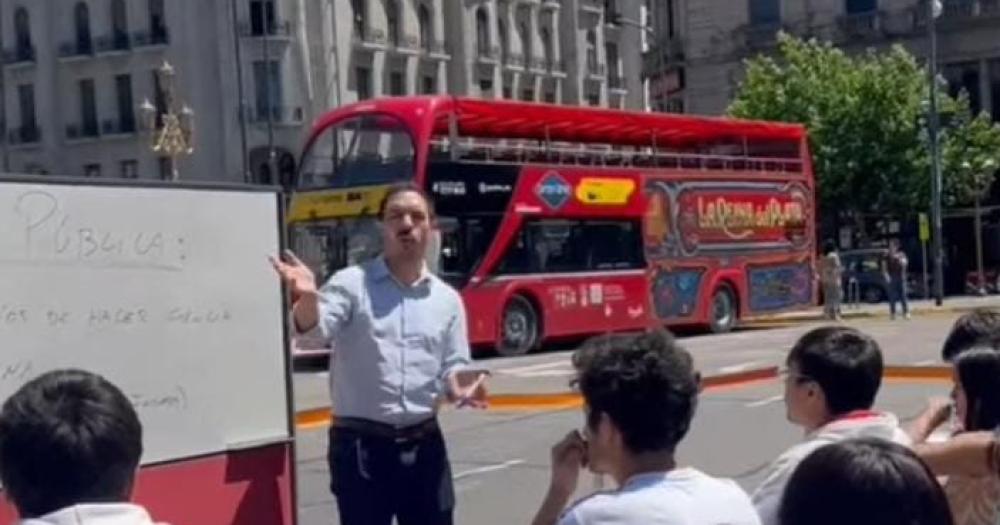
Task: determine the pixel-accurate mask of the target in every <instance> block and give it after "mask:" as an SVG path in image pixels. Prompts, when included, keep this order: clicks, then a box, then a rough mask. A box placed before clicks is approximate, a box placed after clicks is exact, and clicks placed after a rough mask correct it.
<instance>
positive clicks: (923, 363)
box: [913, 359, 941, 366]
mask: <svg viewBox="0 0 1000 525" xmlns="http://www.w3.org/2000/svg"><path fill="white" fill-rule="evenodd" d="M938 364H941V363H939V362H938V361H936V360H934V359H926V360H924V361H917V362H916V363H913V366H932V365H938Z"/></svg>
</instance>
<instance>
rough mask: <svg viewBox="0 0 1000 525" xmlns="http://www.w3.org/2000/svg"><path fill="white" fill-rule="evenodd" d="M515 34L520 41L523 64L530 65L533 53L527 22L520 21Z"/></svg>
mask: <svg viewBox="0 0 1000 525" xmlns="http://www.w3.org/2000/svg"><path fill="white" fill-rule="evenodd" d="M517 32H518V35H517V36H518V38H520V39H521V51H522V52H523V53H524V59H525V63H530V62H531V60H530V58H531V56H532V53H533V52H534V51H533V50H532V49H531V32H530V31H528V22H526V21H524V20H522V21H521V23H519V24H518V25H517Z"/></svg>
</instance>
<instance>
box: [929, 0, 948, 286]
mask: <svg viewBox="0 0 1000 525" xmlns="http://www.w3.org/2000/svg"><path fill="white" fill-rule="evenodd" d="M935 2H936V0H927V14H928V15H929V16H928V19H927V31H928V33H929V37H930V47H931V56H930V67H929V68H928V70H929V71H930V90H931V92H930V115H929V119H928V122H929V124H930V126H929V128H930V129H928V137H929V138H930V142H931V221H932V222H933V226H934V235H933V239H932V240H933V246H932V251H933V252H934V304H936V305H938V306H941V304H942V303H943V302H944V249H943V245H944V243H943V242H942V240H943V239H942V228H941V154H940V147H941V145H940V143H939V139H938V136H939V134H938V127H939V126H940V122H939V120H940V118H939V115H938V97H937V91H938V90H937V76H938V67H937V28H936V27H935V26H936V15H937V13H936V12H935V11H936V10H935V9H934V7H935V6H934V4H935Z"/></svg>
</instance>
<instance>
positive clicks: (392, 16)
mask: <svg viewBox="0 0 1000 525" xmlns="http://www.w3.org/2000/svg"><path fill="white" fill-rule="evenodd" d="M385 22H386V26H388V27H387V29H388V30H389V41H390V42H392V45H394V46H396V47H399V44H400V42H402V40H403V38H402V35H400V31H399V2H398V1H397V0H385Z"/></svg>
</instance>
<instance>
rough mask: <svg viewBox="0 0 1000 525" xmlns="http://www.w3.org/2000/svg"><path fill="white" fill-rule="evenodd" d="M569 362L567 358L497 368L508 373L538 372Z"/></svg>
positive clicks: (501, 372) (502, 372)
mask: <svg viewBox="0 0 1000 525" xmlns="http://www.w3.org/2000/svg"><path fill="white" fill-rule="evenodd" d="M566 364H567V363H566V361H565V360H559V361H551V362H548V363H542V364H539V365H531V366H519V367H514V368H499V369H497V370H496V372H497V373H498V374H508V375H519V374H524V373H527V372H536V371H538V370H546V369H549V368H558V367H560V366H565V365H566Z"/></svg>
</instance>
